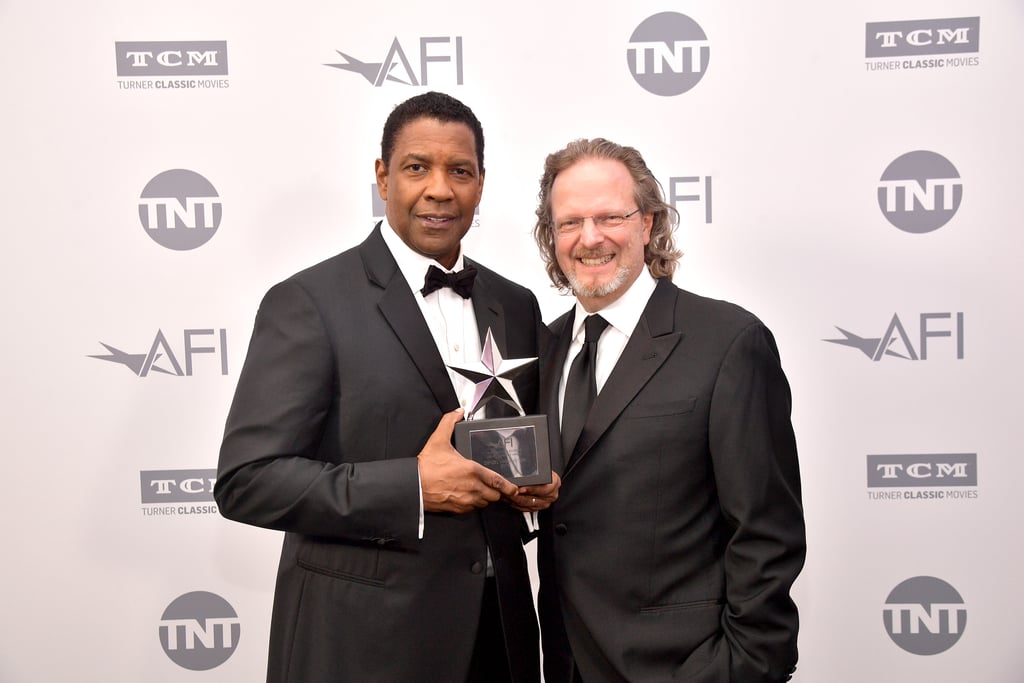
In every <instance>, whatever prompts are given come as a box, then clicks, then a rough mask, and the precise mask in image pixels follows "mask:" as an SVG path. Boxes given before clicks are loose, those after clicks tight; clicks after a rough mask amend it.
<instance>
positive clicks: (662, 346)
mask: <svg viewBox="0 0 1024 683" xmlns="http://www.w3.org/2000/svg"><path fill="white" fill-rule="evenodd" d="M675 299H676V289H675V286H674V285H672V283H671V282H670V281H669V280H668V279H667V278H662V279H660V280H659V281H658V286H657V288H656V289H655V290H654V294H652V295H651V300H650V301H649V302H648V303H647V307H646V308H645V309H644V313H643V315H642V316H640V322H639V323H638V324H637V326H636V330H634V331H633V334H632V335H631V336H630V338H629V342H628V343H627V344H626V348H625V349H623V350H622V356H620V357H619V361H618V363H616V364H615V367H614V368H613V369H612V373H611V375H609V377H608V381H607V382H605V384H604V387H602V388H601V393H600V394H598V395H597V399H595V400H594V405H593V406H592V407H591V409H590V415H589V416H588V417H587V422H586V424H585V425H583V433H582V434H580V438H579V441H577V442H576V448H575V449H574V450H573V454H572V458H570V465H569V468H568V470H566V474H568V473H569V472H571V471H572V470H573V469H574V468H575V467H576V466H577V465H578V464H579V463H580V462H581V461H582V460H583V459H584V458H585V457H586V455H587V453H588V452H589V451H590V449H591V448H592V447H593V445H594V444H595V443H597V440H598V439H600V438H601V435H602V434H604V433H605V432H606V431H607V430H608V428H609V427H610V426H611V424H612V423H613V422H614V421H615V420H616V418H618V416H619V415H620V414H621V413H622V411H623V410H624V409H625V408H626V406H627V405H629V403H630V401H632V400H633V399H634V398H635V397H636V395H637V393H639V392H640V390H641V389H642V388H643V387H644V385H645V384H647V382H648V381H649V380H650V379H651V377H653V376H654V373H656V372H657V371H658V368H660V367H661V366H662V364H663V363H664V362H665V361H666V360H667V359H668V357H669V354H671V353H672V351H673V349H675V347H676V345H677V344H678V343H679V341H680V340H681V339H682V338H683V333H682V332H676V331H674V321H675Z"/></svg>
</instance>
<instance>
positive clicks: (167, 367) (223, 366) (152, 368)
mask: <svg viewBox="0 0 1024 683" xmlns="http://www.w3.org/2000/svg"><path fill="white" fill-rule="evenodd" d="M214 335H217V339H216V340H213V341H212V343H213V346H200V345H199V344H201V343H203V342H204V341H205V340H203V339H202V338H203V337H210V336H214ZM183 337H184V352H183V356H184V358H185V369H184V371H183V370H182V366H181V363H179V362H178V357H177V356H176V355H175V353H174V350H173V349H172V348H171V345H170V344H169V343H168V342H167V337H165V336H164V333H163V330H157V331H156V337H154V339H153V343H152V344H150V346H149V351H147V352H146V353H127V352H125V351H122V350H120V349H118V348H115V347H113V346H110V345H109V344H104V343H103V342H100V344H101V345H102V346H103V347H104V348H105V349H106V350H107V351H108V352H109V353H107V354H106V355H102V356H101V355H90V356H89V358H98V359H99V360H106V361H110V362H111V363H120V364H121V365H124V366H125V367H127V368H128V369H129V370H131V371H132V372H134V373H135V374H136V375H138V376H139V377H147V376H149V373H151V372H158V373H161V374H164V375H175V376H177V377H181V376H187V377H191V376H192V370H193V358H194V356H196V355H197V354H212V355H214V356H217V355H219V356H220V374H222V375H226V374H228V357H227V353H226V351H227V343H228V332H227V330H226V329H224V328H223V327H222V328H221V329H220V330H214V329H202V330H200V329H195V330H185V331H184V332H183ZM218 340H219V342H220V346H219V348H218V346H217V341H218Z"/></svg>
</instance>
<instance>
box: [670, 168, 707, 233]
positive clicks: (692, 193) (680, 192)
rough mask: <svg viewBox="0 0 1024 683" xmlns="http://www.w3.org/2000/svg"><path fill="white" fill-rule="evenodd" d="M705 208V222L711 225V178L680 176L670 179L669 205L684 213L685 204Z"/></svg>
mask: <svg viewBox="0 0 1024 683" xmlns="http://www.w3.org/2000/svg"><path fill="white" fill-rule="evenodd" d="M684 202H685V203H686V204H687V205H690V203H691V202H692V205H693V206H696V207H697V208H698V209H700V208H703V209H704V211H703V214H704V222H705V223H711V176H709V175H706V176H699V175H695V176H679V177H672V178H669V179H668V203H669V204H671V205H672V207H673V208H674V209H675V210H676V211H679V212H680V213H682V211H683V209H682V208H680V207H681V206H682V205H683V203H684Z"/></svg>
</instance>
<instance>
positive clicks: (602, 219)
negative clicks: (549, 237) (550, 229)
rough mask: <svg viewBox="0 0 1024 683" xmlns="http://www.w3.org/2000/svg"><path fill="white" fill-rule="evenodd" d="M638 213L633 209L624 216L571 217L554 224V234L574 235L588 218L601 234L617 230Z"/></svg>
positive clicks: (637, 210)
mask: <svg viewBox="0 0 1024 683" xmlns="http://www.w3.org/2000/svg"><path fill="white" fill-rule="evenodd" d="M638 213H640V209H633V210H632V211H630V212H629V213H627V214H625V215H615V214H603V215H600V216H571V217H569V218H566V219H565V220H562V221H559V222H557V223H555V232H556V233H557V234H559V235H574V234H576V233H577V232H579V231H580V230H582V229H583V223H584V222H586V220H587V219H588V218H589V219H591V220H592V221H594V227H595V228H597V229H598V230H600V231H601V232H610V231H612V230H618V229H619V228H621V227H622V226H623V225H625V224H626V221H627V220H629V219H630V218H632V217H633V216H635V215H637V214H638Z"/></svg>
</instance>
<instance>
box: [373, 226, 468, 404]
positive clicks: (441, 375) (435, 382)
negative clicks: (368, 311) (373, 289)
mask: <svg viewBox="0 0 1024 683" xmlns="http://www.w3.org/2000/svg"><path fill="white" fill-rule="evenodd" d="M380 230H381V224H380V223H378V224H377V227H376V228H375V229H374V231H373V232H372V233H371V234H370V236H369V237H368V238H367V239H366V241H365V242H363V244H362V245H360V248H359V251H360V254H361V256H362V258H363V265H364V267H365V268H366V277H367V279H368V280H369V281H370V282H371V283H372V284H374V285H376V286H378V287H381V288H382V289H383V290H384V292H383V295H382V296H381V298H380V301H379V302H378V303H377V306H378V307H379V308H380V312H381V313H382V314H383V316H384V318H385V319H386V320H387V321H388V324H389V325H390V326H391V329H392V330H394V332H395V336H397V337H398V341H399V342H401V344H402V346H404V347H405V350H406V352H408V354H409V357H410V358H412V362H413V363H414V364H415V365H416V368H417V369H418V370H419V371H420V374H421V375H422V376H423V379H424V381H426V383H427V386H428V387H430V391H431V393H432V394H433V395H434V399H435V400H436V401H437V405H438V406H440V408H441V410H442V412H446V413H447V412H449V411H452V410H455V409H456V408H458V407H459V400H458V397H456V395H455V389H453V388H452V381H451V378H450V377H449V375H448V370H447V369H446V368H445V366H444V361H442V359H441V354H440V353H439V352H438V350H437V345H436V344H435V343H434V338H433V336H432V335H431V334H430V328H429V327H427V321H426V320H424V319H423V313H422V312H421V311H420V307H419V305H417V303H416V300H415V299H414V298H413V296H414V295H413V293H412V290H411V289H410V288H409V285H408V283H406V281H405V278H404V277H402V274H401V272H400V271H399V270H398V264H397V263H395V258H394V257H393V256H392V255H391V252H390V251H389V250H388V248H387V245H386V244H385V243H384V238H383V237H382V236H381V234H380Z"/></svg>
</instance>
